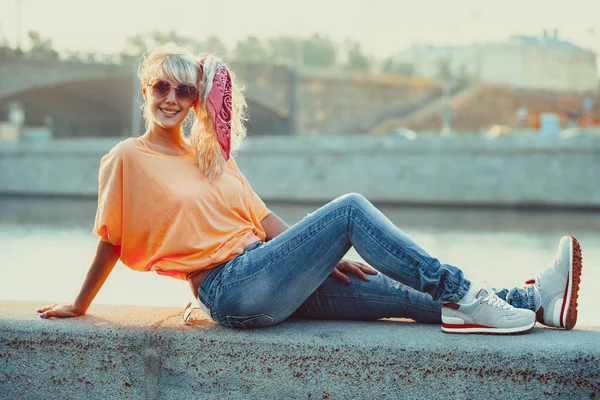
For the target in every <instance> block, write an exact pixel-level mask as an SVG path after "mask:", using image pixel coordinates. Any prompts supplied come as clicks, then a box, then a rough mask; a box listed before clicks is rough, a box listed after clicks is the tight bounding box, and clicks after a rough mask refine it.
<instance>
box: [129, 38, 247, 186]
mask: <svg viewBox="0 0 600 400" xmlns="http://www.w3.org/2000/svg"><path fill="white" fill-rule="evenodd" d="M202 58H203V59H204V65H203V68H201V67H200V60H201V59H202ZM221 66H226V65H225V63H224V62H223V61H222V60H221V59H220V58H218V57H216V56H213V55H206V56H205V57H200V56H196V55H194V54H193V53H191V52H190V51H188V50H187V49H184V48H182V47H179V46H177V45H175V44H173V43H168V44H164V45H161V46H158V47H156V48H154V49H153V50H151V51H148V52H146V53H145V54H144V55H143V56H142V59H141V61H140V65H139V68H138V78H139V79H140V83H141V85H142V87H144V86H146V85H147V84H148V83H149V81H150V79H152V78H162V77H164V78H167V79H169V80H170V81H173V82H176V83H177V84H182V83H194V84H196V85H197V87H198V91H199V95H198V101H196V104H195V106H194V107H193V115H194V117H193V118H192V119H193V122H192V124H191V128H190V130H189V133H188V134H186V133H185V132H184V131H185V127H186V126H187V124H184V129H182V133H183V137H184V138H185V137H187V138H188V140H189V144H190V145H191V147H192V149H193V151H194V154H195V155H196V158H197V159H198V164H199V166H200V172H201V174H202V176H204V177H205V178H208V179H210V180H214V179H215V178H218V177H219V176H221V174H222V173H223V171H225V164H226V161H225V158H224V157H223V154H222V152H221V146H220V145H219V141H218V140H217V134H216V132H215V127H214V121H213V120H212V117H211V115H210V113H209V112H208V110H207V108H206V107H205V104H206V100H207V99H208V94H209V93H210V90H211V88H212V83H213V79H214V77H215V73H216V71H217V69H219V68H220V67H221ZM227 69H228V70H229V74H230V76H231V83H232V88H231V97H232V99H231V100H232V101H231V102H232V112H231V155H234V154H235V153H236V152H237V151H238V150H239V149H240V148H241V147H242V144H243V142H244V139H245V137H246V126H245V124H244V122H245V121H246V119H247V118H246V106H247V105H246V100H245V99H244V95H243V88H240V87H238V86H237V85H236V82H235V77H234V75H233V72H232V71H231V70H230V69H229V68H227ZM142 109H143V111H144V118H145V120H146V125H148V124H149V123H150V120H151V118H150V113H149V108H148V104H147V102H145V101H144V103H143V104H142Z"/></svg>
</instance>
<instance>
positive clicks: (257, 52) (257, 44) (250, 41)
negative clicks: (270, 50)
mask: <svg viewBox="0 0 600 400" xmlns="http://www.w3.org/2000/svg"><path fill="white" fill-rule="evenodd" d="M235 59H236V60H238V61H244V62H252V63H260V62H265V61H266V60H267V52H266V50H265V48H264V47H263V44H262V42H261V41H260V39H259V38H257V37H256V36H248V37H247V38H246V39H244V40H240V41H238V42H237V44H236V46H235Z"/></svg>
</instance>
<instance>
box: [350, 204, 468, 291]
mask: <svg viewBox="0 0 600 400" xmlns="http://www.w3.org/2000/svg"><path fill="white" fill-rule="evenodd" d="M350 206H351V207H354V208H356V209H357V210H358V211H360V212H361V213H362V215H363V217H365V218H367V219H369V220H370V223H371V225H373V227H374V228H375V229H377V231H378V232H379V233H380V234H381V236H385V237H386V238H387V239H388V240H389V241H390V242H393V243H394V244H396V245H397V246H398V247H399V248H400V249H401V250H402V251H403V252H404V254H406V255H408V256H409V257H411V258H412V259H413V260H417V261H418V262H419V263H420V264H425V265H427V263H426V262H425V261H424V260H423V259H422V258H421V257H419V256H418V255H415V254H414V253H413V252H412V251H411V250H409V249H407V248H406V247H405V246H404V245H403V244H402V243H401V242H398V241H396V240H395V239H394V238H392V237H390V236H388V235H387V234H386V233H385V232H384V231H383V230H381V229H380V228H379V227H378V226H377V224H376V223H374V221H373V220H372V219H371V218H369V215H368V214H367V213H364V212H362V210H361V209H360V208H358V207H356V206H354V205H350ZM350 218H352V220H353V221H354V222H355V223H356V222H357V220H356V219H355V218H354V217H353V216H352V214H350ZM356 226H357V227H358V228H360V229H362V230H363V232H365V233H366V234H367V235H369V236H370V237H371V239H373V240H374V241H377V240H376V238H375V236H373V235H372V234H371V232H369V231H368V230H367V229H365V228H363V227H362V226H360V224H358V223H357V224H356ZM382 247H383V248H384V249H385V250H386V251H387V252H388V253H389V254H390V255H392V256H394V257H401V255H399V254H396V253H394V252H393V251H392V250H391V249H389V248H388V247H387V246H385V245H383V244H382ZM416 268H417V269H418V270H419V271H420V272H421V273H423V271H422V270H421V268H419V267H416ZM448 283H450V285H448V286H449V289H455V288H456V287H457V286H458V285H457V284H456V283H454V282H453V281H448ZM452 291H453V292H454V290H452Z"/></svg>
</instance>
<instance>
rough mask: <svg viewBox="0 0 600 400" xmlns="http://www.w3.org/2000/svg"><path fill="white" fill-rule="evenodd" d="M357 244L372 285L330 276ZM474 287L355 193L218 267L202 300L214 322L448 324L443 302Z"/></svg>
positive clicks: (203, 288) (209, 277)
mask: <svg viewBox="0 0 600 400" xmlns="http://www.w3.org/2000/svg"><path fill="white" fill-rule="evenodd" d="M352 246H354V248H355V249H356V251H357V252H358V254H359V255H360V256H361V257H362V258H363V259H364V260H365V261H366V262H367V263H368V264H369V265H370V266H372V267H373V268H375V269H377V270H378V271H379V272H380V273H379V274H377V275H368V277H369V279H370V280H369V281H368V282H366V281H363V280H361V279H359V278H358V277H354V278H353V279H352V282H351V283H350V284H346V283H343V282H340V281H338V280H337V279H333V278H331V277H329V274H330V273H331V272H332V271H333V269H334V268H335V266H336V265H337V264H338V262H339V261H340V260H341V259H342V257H343V256H344V255H345V254H346V253H347V252H348V250H349V249H350V247H352ZM469 287H470V282H469V281H468V280H467V279H465V277H464V276H463V273H462V272H461V270H460V269H458V268H457V267H454V266H452V265H448V264H442V263H440V261H438V260H437V259H436V258H434V257H432V256H430V255H429V254H427V252H425V250H423V249H422V248H421V247H419V246H418V245H417V244H416V243H415V242H413V241H412V240H411V239H410V238H409V237H407V236H406V235H405V234H404V233H402V231H400V230H399V229H398V228H397V227H396V226H394V224H392V223H391V222H390V220H389V219H388V218H387V217H385V216H384V215H383V214H382V213H381V212H380V211H379V210H378V209H377V208H375V207H374V206H373V205H372V204H371V203H370V202H369V201H368V200H367V199H365V198H364V197H363V196H361V195H358V194H348V195H345V196H342V197H339V198H337V199H335V200H333V201H332V202H330V203H328V204H326V205H325V206H323V207H321V208H320V209H319V210H317V211H315V212H314V213H312V214H310V215H308V216H306V217H305V218H304V219H303V220H302V221H300V222H298V223H297V224H296V225H294V226H292V227H290V229H288V230H287V231H285V232H283V233H282V234H281V235H279V236H277V237H276V238H274V239H272V240H270V241H269V242H266V243H262V242H260V243H257V244H255V245H253V246H251V247H250V248H248V249H247V250H246V251H245V252H244V253H243V254H241V255H239V256H237V257H235V258H233V259H231V260H229V261H228V262H226V263H224V264H221V265H220V266H218V267H216V268H214V269H213V270H211V271H210V272H209V273H208V274H207V275H206V276H205V278H204V279H203V281H202V284H201V285H200V288H199V289H198V299H199V300H200V301H201V302H202V304H203V305H204V306H205V307H206V308H208V311H209V312H210V316H211V318H212V319H213V320H214V321H216V322H217V323H219V324H221V325H223V326H227V327H232V328H258V327H265V326H271V325H274V324H277V323H279V322H282V321H284V320H285V319H287V318H289V317H297V318H318V319H348V320H375V319H379V318H386V317H396V318H411V319H414V320H415V321H417V322H425V323H440V322H441V304H442V302H457V301H458V300H460V299H461V298H462V297H463V296H464V294H465V293H466V291H467V290H468V289H469ZM511 293H513V294H514V293H515V292H514V290H513V291H511ZM499 294H504V296H505V297H504V298H505V299H506V295H508V294H509V292H508V291H506V290H505V291H504V292H499ZM516 297H517V298H518V301H523V302H527V301H529V300H530V299H529V297H527V296H522V298H521V297H519V296H516ZM530 297H531V296H530ZM513 305H515V306H518V305H517V304H513Z"/></svg>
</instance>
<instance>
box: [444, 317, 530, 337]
mask: <svg viewBox="0 0 600 400" xmlns="http://www.w3.org/2000/svg"><path fill="white" fill-rule="evenodd" d="M534 325H535V320H534V321H533V322H532V323H531V324H530V325H526V326H518V327H515V328H494V327H491V326H483V325H469V324H442V331H443V332H445V333H488V334H494V335H516V334H519V333H525V332H528V331H530V330H531V329H532V328H533V326H534Z"/></svg>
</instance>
